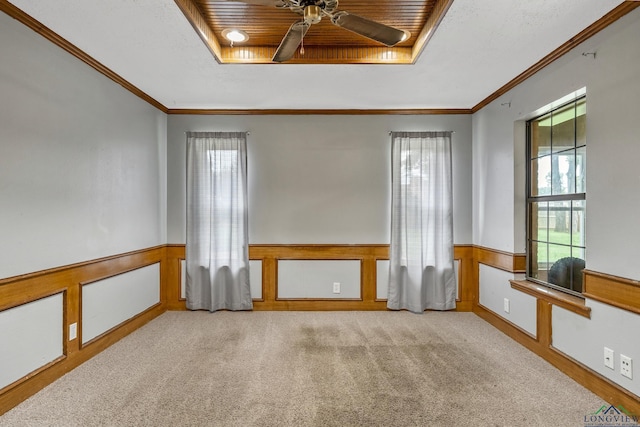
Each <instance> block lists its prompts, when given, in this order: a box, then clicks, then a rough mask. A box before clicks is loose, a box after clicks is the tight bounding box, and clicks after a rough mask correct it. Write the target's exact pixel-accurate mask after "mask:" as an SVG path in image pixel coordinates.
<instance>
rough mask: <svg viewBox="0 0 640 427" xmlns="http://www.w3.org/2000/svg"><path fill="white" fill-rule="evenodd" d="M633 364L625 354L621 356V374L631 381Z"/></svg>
mask: <svg viewBox="0 0 640 427" xmlns="http://www.w3.org/2000/svg"><path fill="white" fill-rule="evenodd" d="M631 362H632V360H631V358H630V357H629V356H625V355H624V354H621V355H620V373H621V374H622V376H623V377H627V378H629V379H630V380H632V379H633V374H632V365H631Z"/></svg>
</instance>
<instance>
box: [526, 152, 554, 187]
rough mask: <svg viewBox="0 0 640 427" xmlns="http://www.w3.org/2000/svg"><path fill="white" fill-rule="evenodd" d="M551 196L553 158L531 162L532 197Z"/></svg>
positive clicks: (546, 157)
mask: <svg viewBox="0 0 640 427" xmlns="http://www.w3.org/2000/svg"><path fill="white" fill-rule="evenodd" d="M550 194H551V156H544V157H541V158H539V159H534V160H531V195H532V196H548V195H550Z"/></svg>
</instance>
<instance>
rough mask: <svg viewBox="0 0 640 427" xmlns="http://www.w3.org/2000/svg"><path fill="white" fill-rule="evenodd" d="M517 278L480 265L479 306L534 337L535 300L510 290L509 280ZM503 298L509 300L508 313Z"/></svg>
mask: <svg viewBox="0 0 640 427" xmlns="http://www.w3.org/2000/svg"><path fill="white" fill-rule="evenodd" d="M518 277H520V278H521V275H520V274H514V273H509V272H507V271H504V270H502V269H499V268H495V267H490V266H488V265H484V264H480V266H479V285H480V304H481V305H482V306H483V307H485V308H487V309H489V310H491V311H492V312H494V313H495V314H497V315H498V316H500V317H503V318H505V319H506V320H508V321H509V322H511V323H513V324H514V325H516V326H518V327H519V328H521V329H522V330H524V331H526V332H527V333H529V334H530V335H531V336H533V337H535V336H536V333H537V332H536V299H535V298H534V297H532V296H530V295H527V294H524V293H522V292H518V291H516V290H514V289H512V288H511V284H510V282H509V280H514V278H518ZM505 298H506V299H507V300H509V303H508V304H509V312H508V313H507V312H506V310H505V306H504V305H505Z"/></svg>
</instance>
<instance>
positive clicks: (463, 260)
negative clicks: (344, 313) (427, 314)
mask: <svg viewBox="0 0 640 427" xmlns="http://www.w3.org/2000/svg"><path fill="white" fill-rule="evenodd" d="M472 257H473V246H471V245H456V246H455V247H454V259H456V260H458V261H459V262H460V270H459V273H460V277H459V278H458V280H459V294H460V297H459V299H458V301H457V308H456V311H471V309H472V302H473V292H472V290H471V289H470V284H471V283H472V282H471V278H472V277H473V271H472V268H473V262H472ZM181 259H185V248H184V245H169V246H168V247H167V265H169V266H173V267H171V273H170V277H171V278H172V279H169V281H168V283H167V285H166V289H167V294H166V307H167V309H168V310H186V303H185V301H184V300H180V299H179V295H180V270H179V262H180V260H181ZM249 259H250V260H253V261H258V260H259V261H262V298H260V299H255V300H254V301H253V307H254V310H317V311H331V310H386V309H387V302H386V300H380V299H377V292H376V279H377V261H378V260H387V259H389V245H387V244H376V245H326V244H322V245H317V244H310V245H288V244H275V245H269V244H252V245H250V246H249ZM278 260H327V261H329V260H359V261H360V262H361V272H360V276H361V277H360V295H361V297H360V298H359V299H357V300H353V299H351V300H350V299H321V298H311V299H279V298H278V297H277V295H278V283H277V281H278V279H277V278H278Z"/></svg>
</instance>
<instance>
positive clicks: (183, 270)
mask: <svg viewBox="0 0 640 427" xmlns="http://www.w3.org/2000/svg"><path fill="white" fill-rule="evenodd" d="M180 299H187V261H185V260H183V259H181V260H180Z"/></svg>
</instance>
